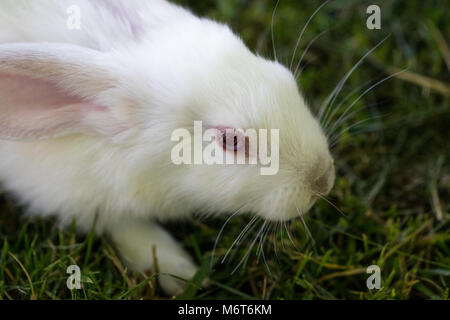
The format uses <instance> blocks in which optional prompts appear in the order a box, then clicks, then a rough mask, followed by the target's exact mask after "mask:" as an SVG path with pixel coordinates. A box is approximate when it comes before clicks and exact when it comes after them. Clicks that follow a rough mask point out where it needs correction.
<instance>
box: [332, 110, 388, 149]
mask: <svg viewBox="0 0 450 320" xmlns="http://www.w3.org/2000/svg"><path fill="white" fill-rule="evenodd" d="M382 117H383V116H382V115H381V116H376V117H368V118H365V119H362V120H359V121H357V122H355V123H353V124H352V125H350V126H348V127H347V128H345V130H346V131H348V132H349V131H350V130H351V129H353V128H355V127H358V126H361V125H362V124H363V123H365V122H367V121H370V120H374V119H377V118H382ZM336 129H338V127H336ZM341 137H342V132H341V133H339V132H338V133H335V134H334V135H333V137H331V138H330V139H329V141H330V147H331V146H334V145H335V144H336V142H337V141H339V140H340V139H341Z"/></svg>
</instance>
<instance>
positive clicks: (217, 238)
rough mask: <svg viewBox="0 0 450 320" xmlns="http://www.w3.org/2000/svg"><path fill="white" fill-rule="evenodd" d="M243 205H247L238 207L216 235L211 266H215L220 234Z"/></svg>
mask: <svg viewBox="0 0 450 320" xmlns="http://www.w3.org/2000/svg"><path fill="white" fill-rule="evenodd" d="M243 207H245V205H243V206H242V207H240V208H239V209H237V210H236V212H235V213H233V214H232V215H231V216H229V217H228V219H227V220H226V221H225V222H224V224H223V225H222V228H220V230H219V233H218V234H217V237H216V241H214V246H213V249H212V252H211V264H210V266H211V268H212V266H213V264H214V254H215V252H216V248H217V243H218V242H219V239H220V236H221V235H222V232H223V230H224V229H225V227H226V226H227V224H228V222H230V220H231V219H232V218H233V217H234V216H236V215H237V214H238V212H239V211H240V210H241V209H242V208H243Z"/></svg>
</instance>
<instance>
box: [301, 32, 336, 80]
mask: <svg viewBox="0 0 450 320" xmlns="http://www.w3.org/2000/svg"><path fill="white" fill-rule="evenodd" d="M328 31H330V29H328V30H325V31H322V32H321V33H319V34H318V35H317V36H315V37H314V38H312V40H311V41H310V42H309V43H308V45H307V46H306V49H305V50H303V53H302V55H301V57H300V61H299V62H298V63H297V66H296V67H295V70H294V77H295V78H298V77H300V75H301V73H302V71H303V68H302V69H301V70H300V73H299V74H298V75H297V71H298V68H300V65H301V64H302V61H303V58H304V57H305V55H306V53H307V52H308V50H309V48H310V47H311V45H312V44H313V43H314V41H316V40H317V39H318V38H320V36H321V35H323V34H324V33H326V32H328Z"/></svg>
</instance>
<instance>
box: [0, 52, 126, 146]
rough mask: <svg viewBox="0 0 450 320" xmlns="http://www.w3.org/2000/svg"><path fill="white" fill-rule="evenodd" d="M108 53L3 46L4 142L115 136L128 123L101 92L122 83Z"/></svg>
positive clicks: (0, 127) (0, 111) (0, 110)
mask: <svg viewBox="0 0 450 320" xmlns="http://www.w3.org/2000/svg"><path fill="white" fill-rule="evenodd" d="M113 67H114V65H113V64H112V63H108V59H107V57H106V55H105V54H104V53H101V52H98V51H95V50H92V49H87V48H82V47H78V46H74V45H67V44H50V43H14V44H2V45H0V138H2V139H14V140H37V139H45V138H51V137H57V136H62V135H66V134H69V133H75V132H76V133H80V132H81V133H90V134H92V133H97V134H98V133H100V134H104V135H115V134H117V133H119V132H121V131H123V130H124V129H126V125H125V124H124V123H123V122H122V121H120V120H119V119H117V118H116V117H115V116H114V113H113V112H112V110H111V106H107V105H102V104H101V103H99V102H98V99H97V97H98V95H99V93H101V92H103V91H105V90H108V89H109V88H113V87H115V86H116V85H117V83H116V79H118V77H117V76H114V75H113V72H114V71H113Z"/></svg>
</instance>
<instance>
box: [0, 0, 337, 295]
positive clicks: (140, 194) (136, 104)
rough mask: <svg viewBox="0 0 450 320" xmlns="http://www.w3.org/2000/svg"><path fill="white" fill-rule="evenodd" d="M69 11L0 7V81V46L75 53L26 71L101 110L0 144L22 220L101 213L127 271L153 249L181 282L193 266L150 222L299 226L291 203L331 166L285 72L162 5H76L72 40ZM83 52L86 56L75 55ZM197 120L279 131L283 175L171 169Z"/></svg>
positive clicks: (56, 6)
mask: <svg viewBox="0 0 450 320" xmlns="http://www.w3.org/2000/svg"><path fill="white" fill-rule="evenodd" d="M72 3H73V1H70V0H41V1H31V0H30V1H26V0H19V1H18V0H3V1H1V2H0V43H4V44H3V45H1V44H0V73H1V71H2V70H4V71H5V70H10V71H9V72H19V71H17V70H18V67H17V64H11V62H10V61H11V56H12V55H14V54H16V55H18V56H19V58H20V55H21V54H20V51H16V52H15V51H12V50H13V49H11V48H13V47H9V49H8V50H9V51H8V54H6V53H5V48H6V43H11V42H21V43H22V44H20V45H21V46H22V45H25V46H28V45H31V42H35V44H34V45H35V46H37V47H38V48H43V49H40V50H43V51H45V52H47V51H50V52H56V53H54V55H57V53H58V52H60V51H58V50H59V48H60V46H63V44H60V43H65V44H66V45H67V44H71V45H74V47H73V48H74V49H73V51H72V50H71V49H70V47H64V48H67V49H66V52H67V54H60V55H59V56H58V57H59V58H58V63H53V62H52V63H53V68H54V69H52V72H50V71H48V70H47V67H46V66H47V63H45V64H44V65H43V66H42V65H39V69H36V68H35V67H34V66H33V68H35V69H33V70H37V73H38V74H39V75H36V77H37V78H39V79H49V81H51V82H52V83H54V84H55V85H57V86H58V87H59V88H62V90H64V91H66V92H68V93H69V94H74V95H77V96H79V97H82V98H83V99H85V100H88V101H89V103H90V104H95V105H100V106H106V107H107V111H106V113H101V112H100V113H95V112H90V111H89V112H88V113H87V115H86V117H85V118H83V119H84V122H83V126H81V125H80V126H79V127H77V130H75V132H74V131H73V130H72V131H70V130H68V129H67V132H65V131H64V132H62V133H63V135H62V136H59V135H55V136H54V137H52V138H50V139H44V140H38V141H37V140H36V141H28V142H18V141H0V181H1V183H2V185H3V187H4V188H5V189H6V190H8V191H9V192H12V193H13V194H15V195H16V196H17V198H18V200H20V201H21V202H22V203H23V204H25V205H26V206H27V208H28V211H29V212H30V213H32V214H36V215H41V216H49V215H56V216H57V217H58V218H59V219H60V221H61V223H62V224H63V225H67V224H68V223H70V222H71V221H72V219H74V218H75V219H76V223H77V226H78V227H79V229H81V230H83V231H87V230H89V228H90V227H91V226H92V223H93V221H94V217H95V215H96V214H98V221H97V225H96V227H97V228H96V230H97V232H99V233H100V232H106V233H107V234H109V235H110V236H111V237H112V238H113V240H114V241H115V242H116V243H117V245H118V247H119V249H120V250H121V252H122V255H123V256H124V258H125V259H126V260H127V261H128V262H129V263H130V265H131V266H133V267H134V268H136V269H138V270H146V269H149V268H150V267H151V265H152V263H153V258H152V255H151V247H152V245H156V246H157V253H158V261H159V263H160V271H162V272H165V273H171V274H175V275H177V276H181V277H184V278H189V277H191V276H192V275H193V273H194V272H195V270H196V268H195V266H194V264H193V263H192V262H191V260H190V258H189V257H188V256H187V255H185V254H184V253H183V252H182V250H181V249H180V248H179V247H178V245H177V244H176V243H175V242H174V241H173V240H172V238H170V236H168V235H167V234H166V233H165V231H164V230H162V229H161V228H160V227H158V226H157V225H156V224H155V223H154V222H152V221H155V220H156V219H169V218H180V217H183V216H188V215H189V214H192V213H194V212H201V213H204V214H211V215H216V214H224V213H233V212H234V211H236V210H238V209H240V208H241V210H240V211H241V212H252V213H254V214H258V215H260V216H262V217H265V218H268V219H271V220H283V219H288V218H292V217H295V216H297V214H298V213H297V209H296V207H298V208H299V209H300V210H301V211H302V212H306V211H307V210H308V209H309V208H310V206H311V205H312V203H313V202H314V197H313V192H312V191H311V190H312V188H313V187H312V184H313V182H314V179H316V178H317V177H318V176H320V173H321V172H323V170H324V166H325V165H326V162H328V163H330V162H331V157H330V154H329V151H328V144H327V141H326V138H325V136H324V135H323V133H322V130H321V128H320V126H319V124H318V122H317V121H316V119H314V117H313V116H312V114H311V113H310V111H309V109H308V108H307V107H306V104H305V102H304V100H303V98H302V96H301V95H300V93H299V91H298V88H297V85H296V81H295V79H294V77H293V75H292V74H291V73H290V72H289V71H288V70H287V69H286V68H284V67H283V66H281V65H280V64H278V63H276V62H270V61H267V60H265V59H263V58H261V57H257V56H255V55H253V54H252V53H251V52H250V51H249V50H248V49H247V48H246V47H245V45H244V44H243V43H242V41H241V40H240V39H239V38H238V37H237V36H235V35H234V34H233V33H232V32H231V31H230V30H229V28H228V27H227V26H225V25H221V24H218V23H216V22H213V21H210V20H207V19H199V18H197V17H195V16H193V15H192V14H191V13H190V12H188V11H186V10H184V9H182V8H180V7H178V6H175V5H173V4H169V3H168V2H165V1H162V0H152V1H136V0H135V1H130V0H126V1H125V0H122V1H119V0H116V1H107V0H95V1H89V0H82V1H80V0H78V1H76V3H77V4H78V5H80V7H81V24H82V29H81V30H69V29H68V28H67V27H66V20H67V13H66V9H67V8H68V7H69V6H70V5H71V4H72ZM46 42H49V43H50V44H45V43H46ZM23 43H25V44H23ZM27 43H28V44H27ZM32 48H34V49H30V50H34V51H32V52H35V51H36V49H35V48H36V47H32ZM83 48H85V50H89V53H90V54H93V55H94V56H95V57H93V58H92V59H86V58H84V59H81V58H80V59H77V58H76V57H77V54H76V52H78V50H80V52H82V51H83V50H84V49H83ZM2 49H3V51H2ZM67 50H68V51H67ZM11 52H12V53H11ZM73 52H75V53H73ZM2 54H3V60H2ZM31 56H32V57H34V56H35V55H31ZM30 59H32V58H30ZM45 59H47V60H45V61H53V60H54V59H55V58H54V57H50V58H48V57H45ZM52 59H53V60H52ZM88 60H89V61H88ZM5 61H6V62H5ZM8 61H9V62H8ZM65 61H69V62H70V63H66V64H65ZM21 63H22V64H23V63H25V64H26V63H29V59H28V60H24V61H21ZM31 64H33V62H31ZM61 66H62V67H61ZM2 68H3V69H2ZM8 68H9V69H8ZM55 69H57V70H59V71H58V72H56V73H55V71H54V70H55ZM11 70H13V71H11ZM5 72H6V71H5ZM21 72H22V71H21ZM24 72H25V73H26V72H27V70H25V71H24ZM27 76H28V77H33V75H32V74H27ZM96 84H98V85H96ZM1 104H2V100H0V111H1V110H2V109H1ZM194 120H202V121H203V123H204V124H205V125H206V126H229V127H235V128H255V129H259V128H264V129H271V128H277V129H280V170H279V173H278V174H277V175H275V176H261V175H260V174H259V168H258V166H254V165H252V166H250V165H245V166H243V165H234V166H233V165H231V166H223V165H222V166H214V165H213V166H208V165H200V166H199V165H197V166H183V165H181V166H176V165H174V164H172V163H171V161H170V150H171V148H172V147H173V143H171V141H170V136H171V133H172V131H173V130H174V129H176V128H188V129H189V130H192V128H193V124H194ZM30 125H31V126H33V124H32V123H30ZM108 126H109V127H108ZM110 127H112V128H110ZM105 128H106V129H105ZM92 129H94V130H92ZM333 179H334V177H332V178H331V180H330V184H331V185H332V180H333ZM330 187H331V186H330ZM161 283H162V285H163V287H164V288H165V289H166V290H167V291H168V292H170V293H174V292H176V291H177V290H179V286H180V283H179V282H177V281H174V280H173V279H172V278H170V277H164V278H162V279H161Z"/></svg>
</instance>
